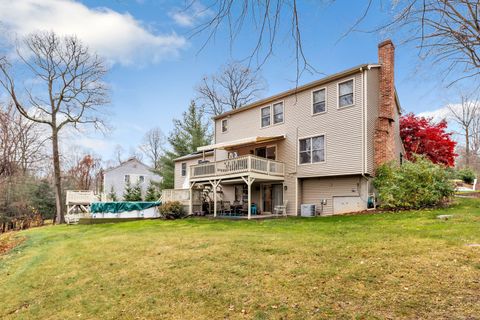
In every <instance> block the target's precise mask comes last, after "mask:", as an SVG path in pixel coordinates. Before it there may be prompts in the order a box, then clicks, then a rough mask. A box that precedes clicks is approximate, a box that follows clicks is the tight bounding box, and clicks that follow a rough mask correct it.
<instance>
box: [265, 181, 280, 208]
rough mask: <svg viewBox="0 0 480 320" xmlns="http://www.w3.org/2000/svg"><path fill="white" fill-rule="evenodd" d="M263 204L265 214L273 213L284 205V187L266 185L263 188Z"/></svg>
mask: <svg viewBox="0 0 480 320" xmlns="http://www.w3.org/2000/svg"><path fill="white" fill-rule="evenodd" d="M262 203H263V207H262V208H263V212H264V213H273V209H274V208H275V206H278V205H281V204H283V185H281V184H264V185H263V186H262Z"/></svg>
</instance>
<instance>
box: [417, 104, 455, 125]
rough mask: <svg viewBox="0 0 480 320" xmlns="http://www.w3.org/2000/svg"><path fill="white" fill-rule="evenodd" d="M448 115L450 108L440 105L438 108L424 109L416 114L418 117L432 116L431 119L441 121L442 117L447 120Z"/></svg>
mask: <svg viewBox="0 0 480 320" xmlns="http://www.w3.org/2000/svg"><path fill="white" fill-rule="evenodd" d="M449 115H450V110H449V109H448V107H442V108H440V109H437V110H433V111H424V112H420V113H419V114H418V116H420V117H425V118H433V121H435V122H438V121H441V120H443V119H446V120H448V119H449Z"/></svg>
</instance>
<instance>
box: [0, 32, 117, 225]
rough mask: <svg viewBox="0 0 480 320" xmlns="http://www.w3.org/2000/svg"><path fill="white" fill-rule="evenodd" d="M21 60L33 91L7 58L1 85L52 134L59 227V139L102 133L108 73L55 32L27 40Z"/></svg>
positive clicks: (76, 42) (22, 111) (79, 45)
mask: <svg viewBox="0 0 480 320" xmlns="http://www.w3.org/2000/svg"><path fill="white" fill-rule="evenodd" d="M17 55H18V57H19V59H20V64H22V65H23V66H24V67H26V69H27V70H28V71H29V72H30V74H29V77H30V78H31V79H33V80H34V82H33V83H35V84H34V86H33V88H29V87H28V86H27V85H23V86H21V87H20V89H19V86H17V84H18V79H17V78H16V77H15V76H14V73H13V71H12V68H11V67H12V65H10V64H9V63H8V62H7V61H6V59H5V58H4V59H2V61H1V63H0V74H1V75H2V77H0V84H2V86H3V87H4V88H5V89H6V90H7V92H8V94H9V95H10V97H11V99H12V101H13V102H14V104H15V106H16V108H17V110H18V111H19V112H20V114H22V116H24V117H25V118H27V119H28V120H30V121H33V122H36V123H40V124H44V125H47V126H48V127H49V128H50V129H51V141H52V158H53V172H54V185H55V204H56V218H55V221H56V223H62V222H63V221H64V218H63V217H64V206H63V198H62V187H61V184H62V182H61V166H60V150H59V133H60V132H61V130H62V129H63V128H65V127H66V126H74V127H77V126H79V125H83V124H91V125H93V126H94V127H95V128H101V127H102V125H103V122H102V120H101V118H100V117H99V108H98V107H99V106H102V105H104V104H106V103H107V102H108V90H107V87H106V85H105V83H104V81H103V80H104V77H105V75H106V73H107V68H106V66H105V64H104V62H103V61H102V59H100V58H99V57H98V56H97V55H96V54H92V53H90V51H89V50H88V48H87V47H86V46H84V45H83V44H82V43H81V42H80V41H79V40H78V39H77V37H76V36H67V37H59V36H57V35H56V34H55V33H53V32H49V33H35V34H32V35H30V36H27V37H26V38H25V39H24V41H23V42H22V44H20V45H18V46H17Z"/></svg>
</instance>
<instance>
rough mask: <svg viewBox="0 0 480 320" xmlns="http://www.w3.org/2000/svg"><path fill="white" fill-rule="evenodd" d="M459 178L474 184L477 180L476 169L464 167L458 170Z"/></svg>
mask: <svg viewBox="0 0 480 320" xmlns="http://www.w3.org/2000/svg"><path fill="white" fill-rule="evenodd" d="M457 178H458V179H462V180H463V182H465V183H468V184H472V183H473V180H475V171H473V170H472V169H470V168H463V169H460V170H458V171H457Z"/></svg>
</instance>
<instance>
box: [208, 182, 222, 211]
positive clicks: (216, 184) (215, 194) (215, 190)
mask: <svg viewBox="0 0 480 320" xmlns="http://www.w3.org/2000/svg"><path fill="white" fill-rule="evenodd" d="M221 181H222V180H218V181H217V180H213V181H211V180H210V181H209V182H210V184H211V185H212V187H213V217H214V218H216V217H217V187H218V185H219V184H220V182H221Z"/></svg>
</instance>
